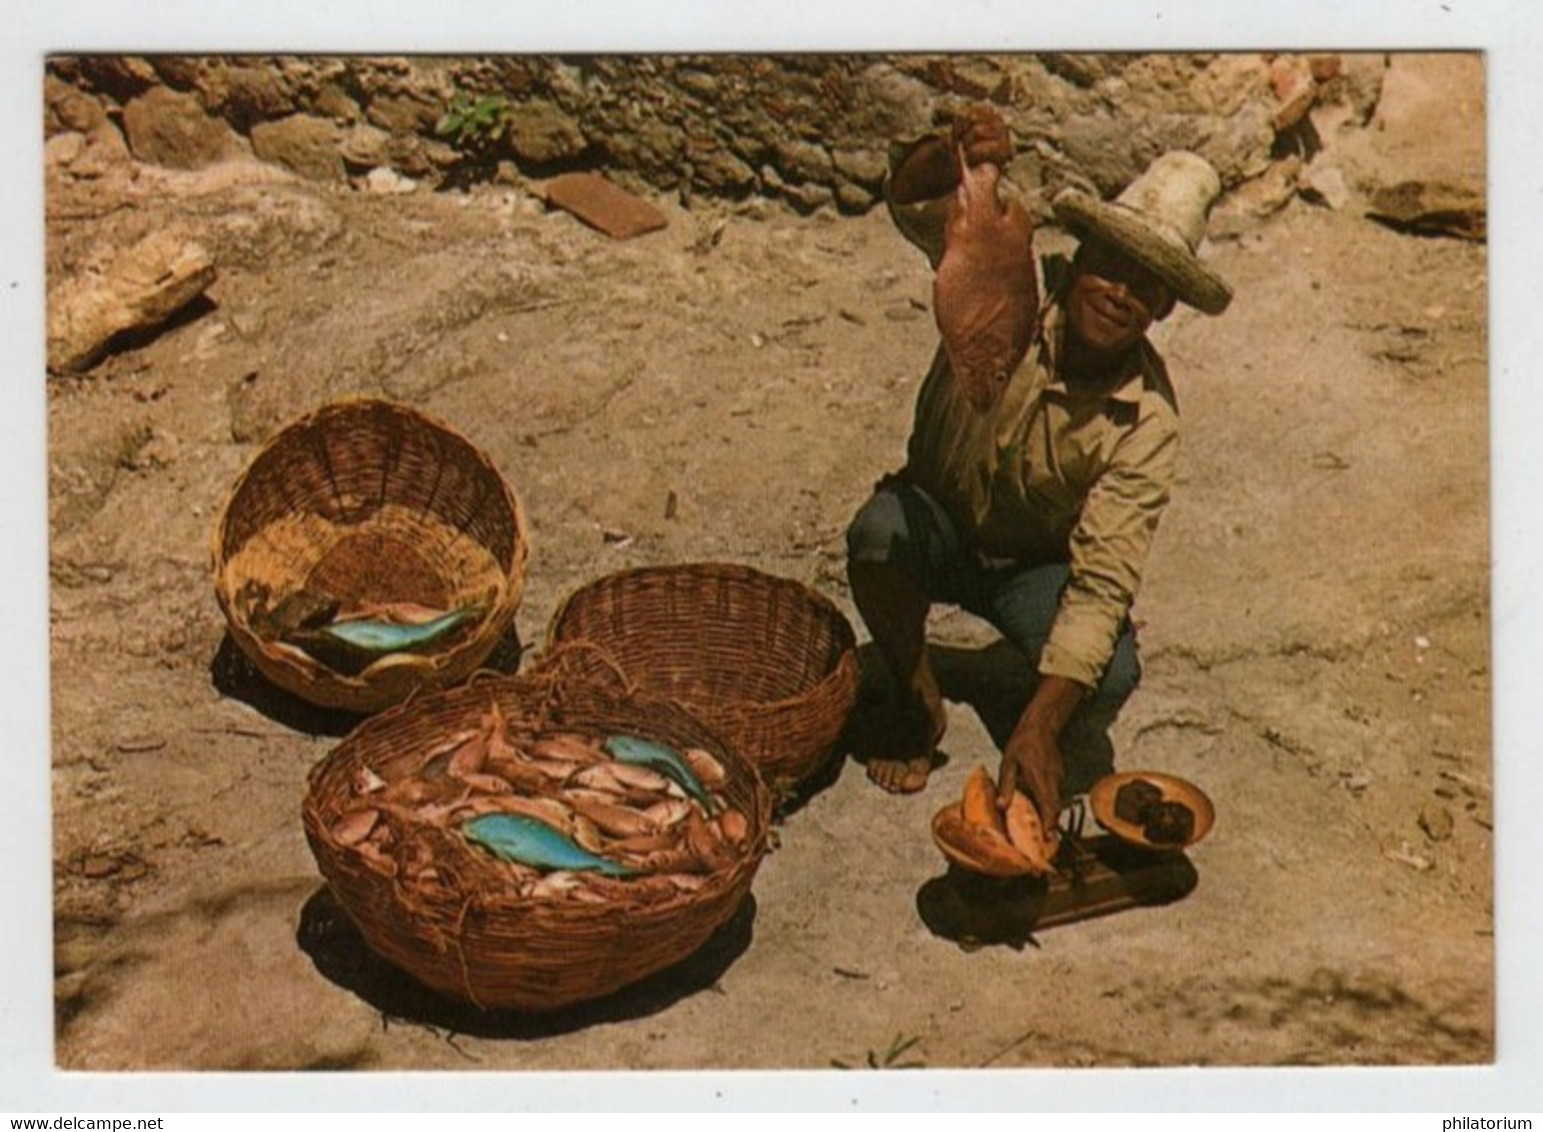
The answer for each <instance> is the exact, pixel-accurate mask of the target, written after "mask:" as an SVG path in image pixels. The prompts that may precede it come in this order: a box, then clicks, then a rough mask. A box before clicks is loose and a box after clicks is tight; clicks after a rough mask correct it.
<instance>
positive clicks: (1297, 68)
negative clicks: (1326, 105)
mask: <svg viewBox="0 0 1543 1132" xmlns="http://www.w3.org/2000/svg"><path fill="white" fill-rule="evenodd" d="M1270 88H1271V90H1273V91H1274V92H1275V109H1274V111H1273V112H1272V113H1271V115H1270V125H1271V126H1272V127H1273V128H1274V130H1275V132H1276V133H1278V134H1280V133H1285V132H1286V131H1287V130H1289V129H1291V128H1292V127H1293V126H1295V125H1297V123H1299V122H1301V121H1302V119H1303V118H1306V117H1307V112H1308V111H1309V110H1311V109H1312V108H1313V103H1314V102H1315V101H1317V98H1318V84H1317V82H1315V81H1314V79H1313V76H1312V74H1311V73H1310V72H1309V70H1308V65H1307V62H1306V60H1303V59H1298V58H1295V57H1293V56H1281V57H1280V58H1278V59H1276V60H1275V62H1274V63H1272V64H1270Z"/></svg>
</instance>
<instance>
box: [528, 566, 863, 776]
mask: <svg viewBox="0 0 1543 1132" xmlns="http://www.w3.org/2000/svg"><path fill="white" fill-rule="evenodd" d="M577 641H587V642H588V643H590V644H591V645H593V646H596V648H597V650H598V651H599V652H600V653H603V654H604V655H605V656H608V657H609V658H610V659H611V660H612V661H613V662H614V663H615V665H616V666H617V667H619V668H620V669H621V670H622V671H623V672H624V673H625V674H626V676H627V678H628V679H629V680H631V681H633V682H634V683H635V684H636V685H637V686H638V687H640V688H643V689H645V690H647V691H649V692H651V693H653V694H655V695H659V696H663V697H665V698H667V699H670V700H674V701H675V702H677V703H680V704H682V705H684V706H685V707H686V708H687V709H688V710H689V711H691V712H692V713H693V714H694V715H697V716H698V717H699V718H701V719H702V720H703V721H704V722H706V723H707V724H708V725H709V726H711V727H713V728H714V729H715V730H717V731H718V733H719V734H721V735H722V736H723V737H724V738H725V739H726V740H727V741H728V742H729V743H730V744H731V745H732V746H733V747H734V748H735V749H736V750H737V751H739V752H740V753H741V754H743V755H744V756H745V757H746V758H748V759H749V760H750V761H751V762H753V763H754V764H755V765H756V767H757V769H759V770H760V772H761V776H762V777H763V778H765V779H766V781H767V782H768V783H769V784H771V785H772V786H773V787H776V788H787V787H790V786H794V785H796V784H798V783H799V782H801V781H803V780H805V779H807V778H808V777H810V776H811V775H813V774H814V773H815V772H817V771H818V770H819V769H820V768H821V767H822V766H823V765H824V764H825V763H826V761H827V760H828V759H829V758H830V756H831V755H832V753H833V752H834V750H835V744H836V740H837V739H838V738H839V736H840V735H841V731H842V729H843V728H844V727H845V726H846V722H847V717H848V716H849V715H850V714H851V711H852V706H853V704H854V703H855V702H856V699H857V659H856V651H855V650H856V639H855V635H854V634H853V631H852V626H851V623H850V622H848V621H847V619H846V618H845V617H844V616H843V615H842V613H841V611H840V610H838V609H837V608H836V607H835V605H834V604H833V603H832V602H831V601H830V600H829V599H827V598H826V597H824V596H823V595H822V594H820V593H818V592H816V591H815V590H812V589H810V588H809V587H808V586H805V585H803V584H802V583H800V582H797V581H794V580H793V579H791V578H782V577H777V576H774V575H771V574H765V573H762V572H760V571H758V570H753V569H751V568H750V567H747V566H738V565H731V564H725V563H692V564H684V565H676V566H655V567H643V568H640V569H636V570H627V571H623V572H621V573H617V574H611V575H609V576H607V577H604V578H600V579H599V580H597V581H595V582H592V583H590V584H589V585H587V586H584V587H583V588H581V589H579V590H577V591H576V592H574V593H572V594H570V595H569V596H568V598H567V599H566V600H565V601H564V602H563V603H562V605H561V607H560V608H559V609H558V611H557V613H556V615H555V616H554V617H553V619H552V624H551V626H550V628H549V631H548V635H547V643H548V646H549V647H551V648H555V647H557V646H560V645H564V644H571V643H574V642H577ZM591 663H592V664H593V663H596V661H594V660H593V659H592V660H591Z"/></svg>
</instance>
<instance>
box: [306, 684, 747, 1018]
mask: <svg viewBox="0 0 1543 1132" xmlns="http://www.w3.org/2000/svg"><path fill="white" fill-rule="evenodd" d="M609 683H610V686H606V685H605V684H602V683H600V682H596V681H593V680H585V681H583V682H577V683H575V682H569V681H564V680H560V679H556V678H554V677H553V675H552V674H551V673H545V674H529V675H523V676H512V677H494V678H488V679H484V678H482V677H480V676H479V677H477V678H475V679H473V680H472V681H471V682H470V683H469V684H466V685H464V686H462V687H459V688H455V689H452V690H450V691H446V692H438V693H431V694H428V695H424V696H420V697H415V698H414V699H413V700H412V701H411V702H409V703H407V704H403V705H400V706H398V707H395V708H392V709H390V710H389V711H386V712H382V713H381V714H380V715H377V716H375V717H374V718H372V719H369V720H366V721H365V722H364V723H363V724H361V725H360V726H359V727H358V728H356V729H355V730H354V731H353V733H352V734H350V735H349V736H348V737H347V738H346V739H345V740H344V741H343V742H342V743H341V744H339V745H338V746H337V747H336V748H334V749H333V751H332V752H331V753H330V754H329V755H328V756H327V757H326V758H325V759H324V760H323V761H322V762H321V763H319V764H318V765H317V766H316V767H315V768H314V769H313V770H312V772H311V775H310V788H309V792H308V793H307V795H306V798H305V801H304V804H303V806H302V812H301V813H302V820H303V822H304V826H305V833H306V839H307V840H308V841H309V843H310V846H311V852H312V854H313V855H314V856H315V858H316V863H317V865H318V866H319V868H320V869H321V873H322V875H323V876H324V877H326V879H327V882H328V884H329V885H330V887H331V889H332V893H333V895H334V896H335V897H336V899H337V901H338V903H339V904H340V905H341V906H342V907H343V909H344V910H345V911H346V912H347V913H348V915H349V917H350V918H351V919H352V920H353V921H354V923H355V924H356V925H357V926H358V928H359V931H360V933H361V934H362V935H363V936H364V939H365V941H366V942H367V943H368V945H369V946H370V948H371V949H372V950H374V951H375V952H376V953H377V954H379V955H380V956H382V957H383V958H385V959H386V960H387V961H388V962H390V963H393V964H395V965H396V966H397V967H399V968H401V969H402V970H404V971H406V972H407V973H408V974H410V975H412V976H413V977H414V978H416V979H418V980H419V981H420V982H422V983H425V984H427V985H428V986H430V987H432V988H434V989H435V990H438V991H440V992H442V993H444V994H446V995H450V996H452V997H454V998H457V999H460V1000H463V1001H466V1002H470V1003H472V1004H473V1005H476V1006H479V1007H482V1008H487V1009H492V1008H501V1009H516V1010H522V1011H531V1012H539V1011H548V1010H554V1009H558V1008H561V1007H566V1006H571V1005H574V1004H577V1003H580V1002H584V1001H588V1000H591V999H596V998H600V997H603V996H605V995H607V994H611V993H613V992H615V991H617V990H620V989H621V988H623V987H626V986H629V985H630V984H632V983H634V982H637V981H638V980H640V979H643V978H645V977H647V976H649V975H651V974H654V973H656V972H658V971H661V970H664V969H665V968H667V967H670V966H672V965H673V964H675V963H677V962H679V961H681V960H682V959H684V958H686V957H687V956H689V955H690V954H691V953H692V952H694V951H696V950H697V949H698V948H699V947H701V946H702V945H703V944H704V943H705V942H706V941H707V939H708V937H710V936H711V935H712V933H713V932H714V931H715V930H717V929H718V928H719V927H720V926H721V925H722V924H724V923H725V922H726V921H727V920H728V919H729V918H730V917H731V916H732V915H733V914H734V912H735V910H736V909H737V908H738V907H739V905H740V903H741V902H742V901H743V900H744V898H745V897H746V895H748V893H749V891H750V885H751V881H752V880H753V879H754V877H755V872H756V869H757V868H758V867H759V865H760V862H761V859H762V857H763V856H764V855H765V853H766V850H767V831H768V829H769V827H770V807H771V803H770V795H769V792H768V791H767V789H766V786H765V785H764V783H762V782H761V780H760V778H759V776H758V775H757V774H756V772H755V769H754V768H753V767H752V766H751V765H750V764H749V763H748V762H746V761H745V760H744V759H742V758H741V757H739V756H738V755H737V754H736V753H735V752H734V751H733V750H732V749H731V748H729V747H726V746H724V745H723V744H722V742H721V741H719V740H718V739H717V738H715V737H714V736H713V735H712V734H711V733H710V732H709V731H708V730H707V729H706V728H704V727H703V725H702V724H701V723H700V722H699V721H698V720H696V719H694V718H693V717H691V716H690V715H688V714H687V713H686V712H684V711H683V710H682V709H681V708H679V707H678V706H676V705H674V704H670V703H666V702H663V701H658V700H651V699H649V698H647V697H643V696H638V695H629V694H627V693H625V692H623V691H619V690H618V689H617V688H616V687H615V681H614V680H613V681H610V682H609ZM493 701H496V702H497V704H498V706H499V709H500V710H501V711H502V712H503V715H504V717H505V719H506V721H507V726H508V729H509V731H510V733H511V734H512V735H519V734H521V733H522V732H523V733H527V734H536V733H540V732H543V731H548V730H563V731H570V732H578V733H581V734H588V735H594V736H603V735H609V734H615V733H618V732H625V733H627V734H633V735H639V736H642V737H644V738H648V739H652V740H655V741H659V742H664V743H668V744H671V745H673V746H675V747H676V748H677V749H680V748H685V747H700V748H701V749H703V750H705V751H707V752H709V753H710V754H712V755H713V756H714V757H715V758H717V759H718V761H719V762H720V763H722V764H723V767H724V769H725V771H726V772H727V781H726V783H725V784H724V786H723V787H721V788H720V790H721V793H722V794H723V795H724V797H725V799H726V800H727V801H728V803H729V804H730V805H732V806H734V807H735V808H736V809H738V810H739V811H740V812H742V813H743V814H744V815H745V817H746V818H747V819H748V825H749V837H748V845H749V847H748V849H747V850H746V851H745V853H744V855H743V856H741V857H740V858H738V859H737V860H736V861H735V863H734V864H733V865H732V866H729V867H727V868H724V869H721V870H720V871H718V872H716V873H714V874H712V875H711V876H709V877H708V878H707V880H706V883H705V884H704V885H703V886H702V887H701V888H699V889H697V890H696V891H693V892H689V893H684V892H683V893H677V894H676V895H675V896H673V897H672V898H670V899H667V900H664V901H661V902H654V903H641V902H640V903H633V904H624V903H620V902H617V901H612V902H609V903H599V904H589V903H582V902H578V901H573V900H562V899H555V900H554V899H537V898H524V899H522V898H521V897H519V895H518V894H517V893H516V892H515V891H513V886H512V882H511V881H510V880H509V873H508V870H507V869H505V868H504V867H503V866H502V865H501V864H500V863H499V862H498V861H496V860H495V859H494V858H492V857H491V856H490V855H488V854H486V853H484V852H481V851H479V850H477V849H475V848H473V847H471V846H469V845H468V844H467V843H466V842H465V840H464V839H463V838H462V837H460V836H459V835H457V834H455V833H452V832H447V831H442V830H437V829H432V828H430V829H425V831H424V833H423V838H424V843H423V844H422V845H421V846H419V847H418V848H419V849H420V851H421V852H424V853H427V854H431V855H432V859H433V862H434V865H435V870H436V872H437V873H438V879H437V881H436V882H432V883H428V884H424V883H414V882H411V881H408V880H406V879H402V878H398V877H395V876H393V875H389V874H388V873H387V872H386V871H385V868H384V866H378V865H372V864H371V863H370V862H369V861H367V860H366V859H365V858H363V857H362V856H361V855H360V854H358V853H357V852H355V851H353V850H351V849H348V848H345V847H343V846H340V845H339V844H338V843H337V842H336V841H335V840H334V839H333V837H332V834H331V832H330V829H331V826H332V824H333V822H334V821H336V819H337V818H338V817H339V816H340V814H341V813H342V811H343V809H344V807H345V806H347V805H348V804H349V803H350V802H351V801H352V799H353V797H354V795H353V788H352V782H353V779H354V776H355V774H356V773H357V772H358V771H359V770H360V768H363V767H368V768H370V769H371V770H375V771H377V772H378V773H381V774H383V775H387V774H389V772H390V768H391V766H392V765H393V763H394V761H395V760H401V759H404V758H408V759H410V758H411V757H412V755H413V753H414V752H419V753H421V752H422V751H423V750H425V749H426V748H428V747H429V746H431V745H432V744H433V743H434V742H435V741H436V740H439V739H442V738H443V737H444V736H446V735H447V734H453V733H454V732H456V731H459V730H462V729H465V728H467V727H475V726H477V725H478V723H479V721H480V720H481V718H482V716H483V713H484V712H486V711H487V710H488V706H489V704H490V702H493Z"/></svg>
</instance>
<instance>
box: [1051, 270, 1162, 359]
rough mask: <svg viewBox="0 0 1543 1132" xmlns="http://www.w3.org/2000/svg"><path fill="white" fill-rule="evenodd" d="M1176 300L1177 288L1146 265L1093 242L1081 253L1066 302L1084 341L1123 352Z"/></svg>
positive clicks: (1099, 349) (1108, 350)
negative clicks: (1149, 269)
mask: <svg viewBox="0 0 1543 1132" xmlns="http://www.w3.org/2000/svg"><path fill="white" fill-rule="evenodd" d="M1173 301H1174V300H1173V292H1172V291H1170V290H1169V289H1168V287H1167V285H1166V284H1164V283H1163V282H1162V281H1161V280H1159V279H1158V278H1157V277H1156V276H1155V275H1153V274H1152V273H1151V272H1150V271H1148V270H1147V269H1146V268H1144V267H1142V266H1141V265H1140V264H1138V263H1136V262H1134V261H1133V260H1131V259H1129V258H1128V257H1126V256H1123V255H1121V254H1120V253H1119V252H1117V251H1114V250H1113V249H1111V248H1107V247H1104V246H1103V245H1101V244H1097V243H1088V244H1084V245H1083V247H1082V249H1081V251H1080V252H1079V254H1078V256H1077V260H1076V263H1075V265H1074V270H1073V273H1072V281H1071V290H1070V291H1069V293H1068V295H1067V304H1066V306H1067V314H1068V316H1069V318H1070V320H1071V328H1072V332H1073V333H1074V334H1076V336H1077V337H1078V338H1080V339H1081V340H1082V342H1083V344H1084V345H1086V346H1088V347H1090V348H1091V349H1092V350H1094V351H1096V352H1098V353H1118V352H1120V351H1122V350H1124V349H1126V348H1128V347H1130V346H1132V345H1134V344H1135V343H1136V342H1137V341H1138V340H1140V338H1141V336H1142V335H1143V334H1145V333H1146V332H1147V329H1148V328H1149V327H1150V326H1151V325H1152V323H1153V322H1154V321H1155V320H1156V319H1159V318H1162V317H1163V316H1164V315H1166V314H1167V313H1168V312H1169V311H1170V310H1171V309H1172V308H1173Z"/></svg>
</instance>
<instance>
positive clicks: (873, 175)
mask: <svg viewBox="0 0 1543 1132" xmlns="http://www.w3.org/2000/svg"><path fill="white" fill-rule="evenodd" d="M831 165H832V166H833V167H834V168H835V170H836V172H837V173H839V174H841V176H843V177H845V178H847V179H848V180H850V181H853V182H855V183H857V184H859V185H862V186H863V187H865V188H870V189H877V188H879V187H880V186H881V185H883V184H884V178H885V176H886V175H887V174H888V173H889V159H888V158H887V157H886V156H885V154H884V153H883V151H881V150H878V149H838V150H836V151H835V152H834V153H833V154H831Z"/></svg>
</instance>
